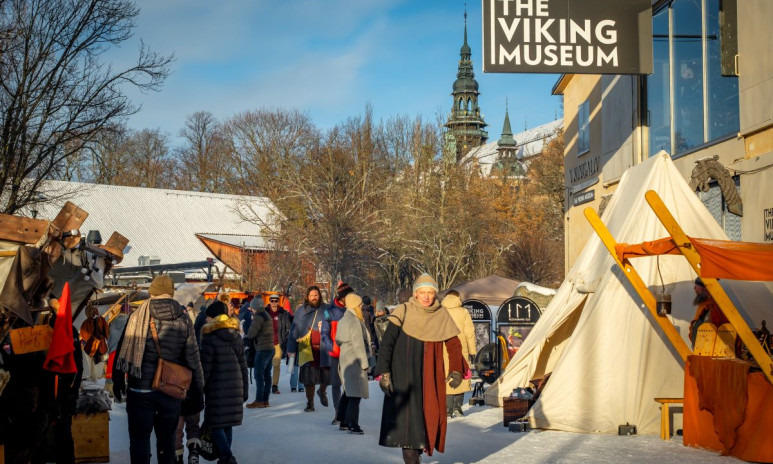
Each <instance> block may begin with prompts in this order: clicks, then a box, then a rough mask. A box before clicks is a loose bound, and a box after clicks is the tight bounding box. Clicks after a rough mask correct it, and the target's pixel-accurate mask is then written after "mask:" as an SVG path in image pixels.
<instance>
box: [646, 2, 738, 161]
mask: <svg viewBox="0 0 773 464" xmlns="http://www.w3.org/2000/svg"><path fill="white" fill-rule="evenodd" d="M704 8H705V11H704ZM719 9H720V0H703V1H701V0H674V1H672V2H671V3H670V4H669V7H667V8H663V9H661V10H660V11H657V12H655V13H654V14H653V17H652V26H653V27H652V31H653V64H654V67H653V73H652V74H651V75H650V76H648V77H647V80H646V93H645V95H646V99H647V102H646V106H647V111H648V124H649V139H650V156H652V155H654V154H656V153H657V152H659V151H660V150H666V151H667V152H669V153H671V154H672V156H676V155H679V154H682V153H685V152H687V151H689V150H691V149H693V148H695V147H698V146H700V145H703V144H706V143H709V142H711V141H713V140H717V139H720V138H723V137H725V136H727V135H730V134H733V133H735V132H737V131H738V129H739V127H740V124H739V116H738V115H739V109H738V78H737V77H735V76H722V74H721V54H720V31H719Z"/></svg>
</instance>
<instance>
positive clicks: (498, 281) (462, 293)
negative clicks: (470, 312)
mask: <svg viewBox="0 0 773 464" xmlns="http://www.w3.org/2000/svg"><path fill="white" fill-rule="evenodd" d="M518 283H519V282H518V281H517V280H512V279H506V278H504V277H499V276H498V275H490V276H488V277H483V278H482V279H476V280H471V281H469V282H465V283H463V284H459V285H455V286H453V287H451V288H449V289H448V290H456V291H457V292H459V297H460V298H461V299H462V301H465V300H480V301H482V302H484V303H486V304H487V305H489V306H499V305H500V304H501V303H502V302H503V301H505V300H506V299H508V298H510V297H511V296H513V293H514V292H515V288H516V287H518ZM448 290H446V291H448ZM442 295H445V293H441V297H442Z"/></svg>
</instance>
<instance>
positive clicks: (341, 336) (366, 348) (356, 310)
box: [335, 293, 371, 435]
mask: <svg viewBox="0 0 773 464" xmlns="http://www.w3.org/2000/svg"><path fill="white" fill-rule="evenodd" d="M344 301H345V303H346V313H344V315H343V317H342V318H341V320H340V321H338V327H337V330H336V337H335V340H336V343H337V344H338V346H339V347H340V349H341V354H340V356H339V358H338V372H339V373H340V375H341V383H342V384H343V389H344V393H343V395H341V402H340V403H339V404H338V412H337V414H336V420H338V421H340V424H341V425H340V426H339V430H348V431H349V433H352V434H356V435H362V434H363V433H364V432H363V430H362V429H361V428H360V400H361V399H362V398H365V399H367V398H368V393H369V392H368V370H369V369H370V366H369V363H368V359H369V358H370V356H371V354H370V343H371V340H370V331H369V330H368V328H367V327H366V326H365V322H364V321H363V314H362V298H360V297H359V296H358V295H355V294H354V293H350V294H349V295H347V296H346V298H345V299H344Z"/></svg>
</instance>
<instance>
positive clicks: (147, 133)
mask: <svg viewBox="0 0 773 464" xmlns="http://www.w3.org/2000/svg"><path fill="white" fill-rule="evenodd" d="M125 149H126V151H127V152H128V153H127V167H128V168H129V169H128V170H127V172H126V174H128V176H127V177H126V178H125V179H124V183H123V185H129V186H134V187H148V188H174V186H175V184H174V177H175V160H174V158H172V156H171V155H170V153H169V138H168V137H167V136H166V135H164V134H163V133H162V132H161V131H160V130H159V129H143V130H141V131H139V132H134V133H132V134H131V135H130V136H129V138H128V140H127V141H126V146H125Z"/></svg>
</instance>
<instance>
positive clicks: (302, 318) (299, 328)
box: [287, 285, 330, 412]
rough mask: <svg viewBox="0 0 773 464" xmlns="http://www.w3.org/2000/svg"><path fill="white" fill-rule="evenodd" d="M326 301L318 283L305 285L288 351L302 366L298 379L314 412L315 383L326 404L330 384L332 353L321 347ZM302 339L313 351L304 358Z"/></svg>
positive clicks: (309, 408) (306, 410) (308, 409)
mask: <svg viewBox="0 0 773 464" xmlns="http://www.w3.org/2000/svg"><path fill="white" fill-rule="evenodd" d="M325 309H326V305H325V302H324V301H323V300H322V292H321V291H320V290H319V287H317V286H316V285H312V286H311V287H309V288H308V289H306V298H304V302H303V305H302V306H300V307H299V308H298V309H297V310H296V311H295V318H294V319H293V324H292V327H291V328H290V337H289V338H288V340H287V353H288V355H289V356H291V357H295V356H296V355H298V357H296V358H295V359H296V360H297V362H298V365H299V366H300V371H299V373H298V381H299V382H300V383H301V384H303V386H304V388H305V391H306V408H305V409H304V411H305V412H314V387H315V386H316V385H319V389H318V390H317V394H318V395H319V398H320V401H322V400H323V399H324V402H323V403H322V404H323V406H327V386H328V385H329V384H330V355H329V353H328V352H327V350H324V349H320V340H321V334H320V329H321V328H322V320H323V319H324V317H325V315H324V311H325ZM299 340H301V341H302V343H303V345H304V346H301V348H305V346H307V344H308V346H309V349H308V351H311V357H310V358H309V359H304V360H301V358H300V353H299V350H298V348H299Z"/></svg>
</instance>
